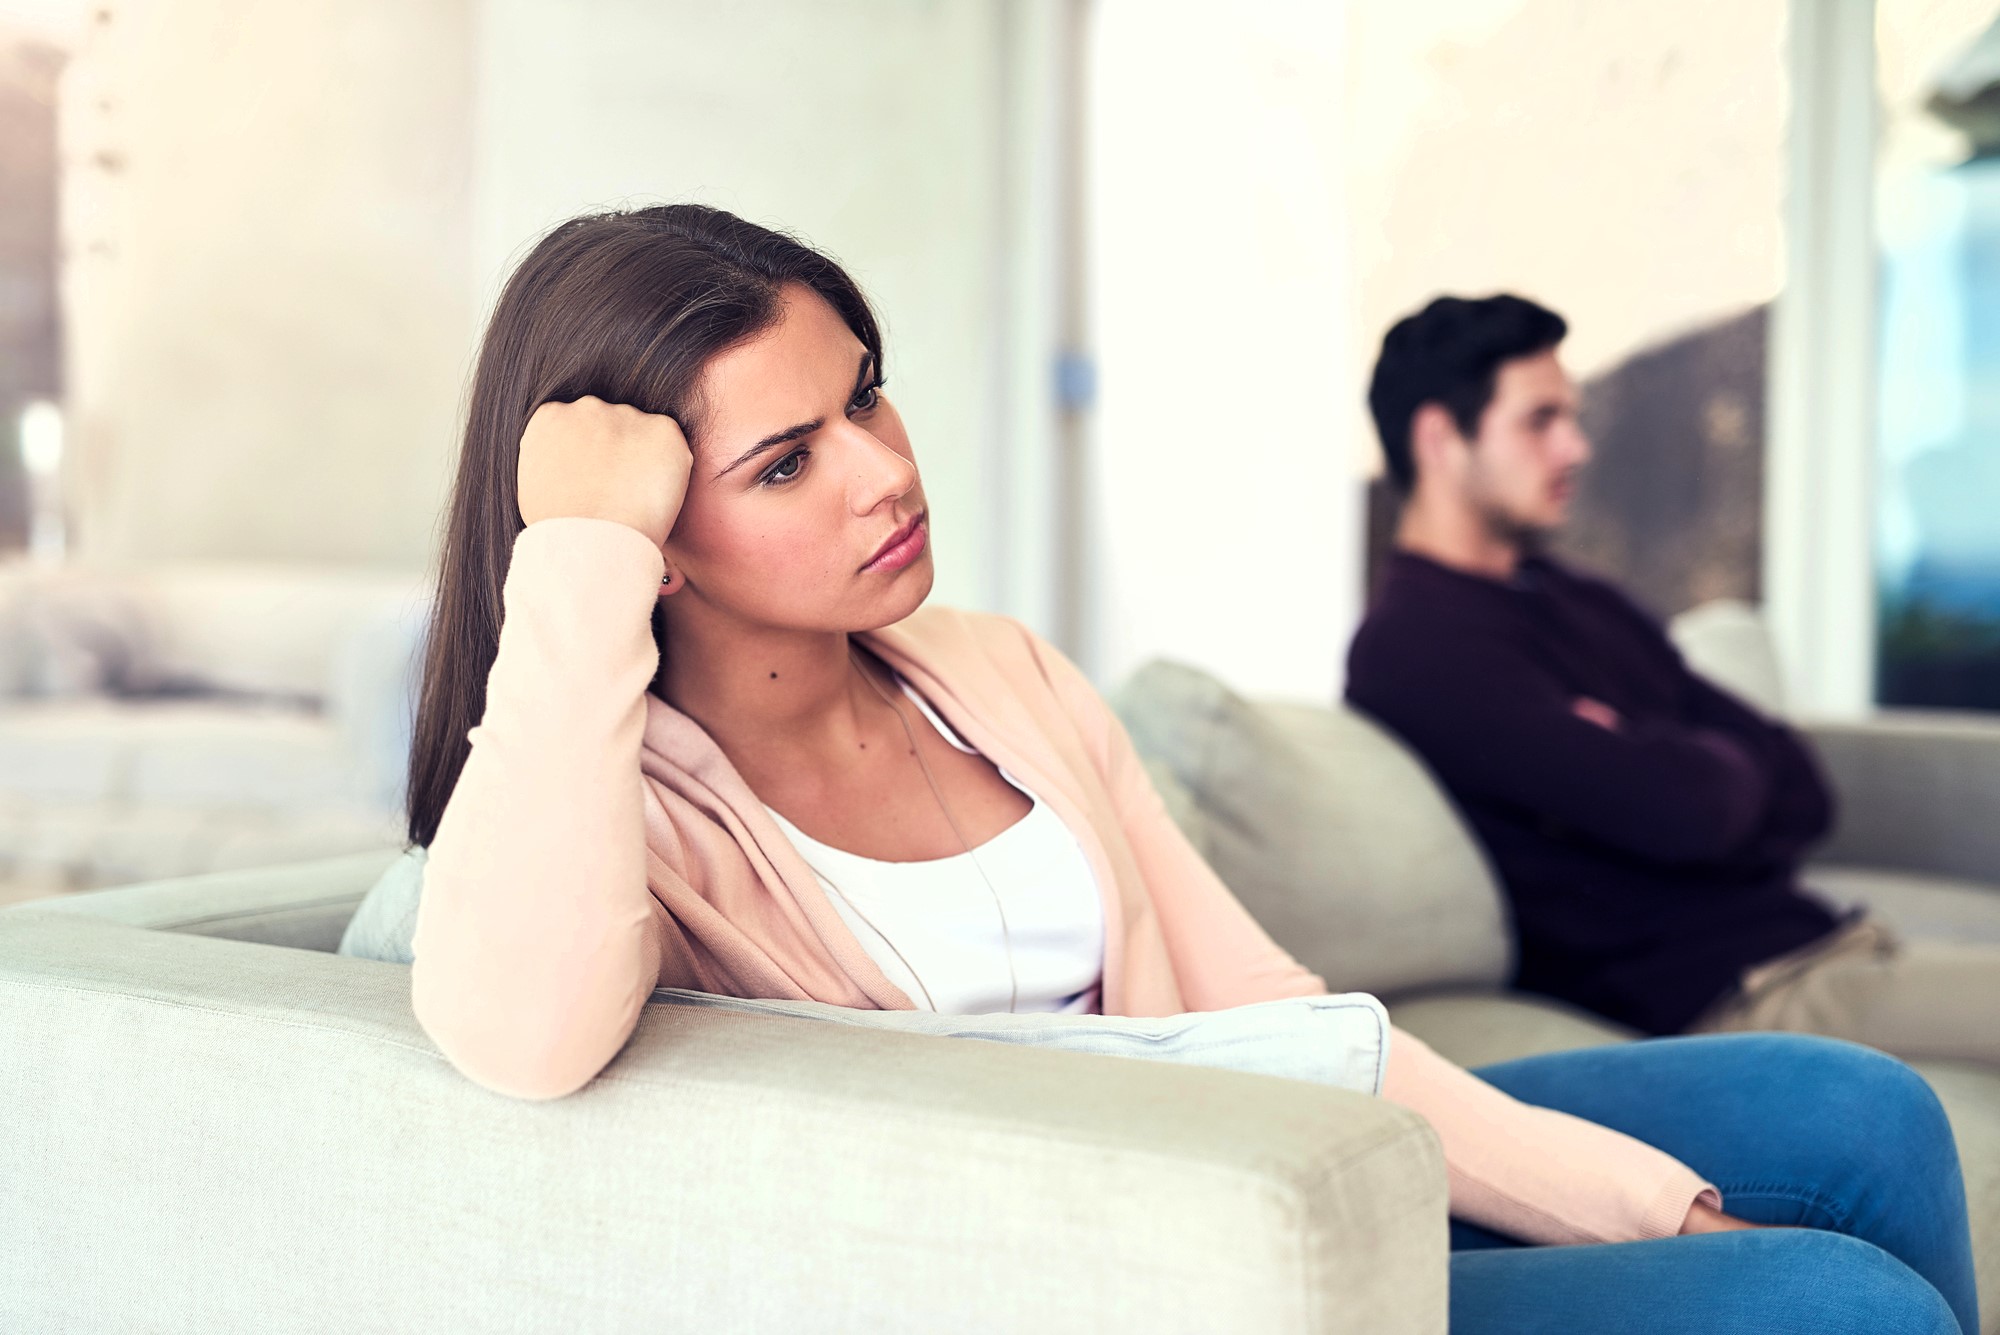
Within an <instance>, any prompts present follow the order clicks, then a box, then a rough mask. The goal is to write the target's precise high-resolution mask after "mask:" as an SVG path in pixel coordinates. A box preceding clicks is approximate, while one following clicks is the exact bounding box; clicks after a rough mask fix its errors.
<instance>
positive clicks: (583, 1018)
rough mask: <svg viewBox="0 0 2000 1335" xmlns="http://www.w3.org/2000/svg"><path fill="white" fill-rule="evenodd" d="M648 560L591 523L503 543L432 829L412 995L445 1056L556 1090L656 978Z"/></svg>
mask: <svg viewBox="0 0 2000 1335" xmlns="http://www.w3.org/2000/svg"><path fill="white" fill-rule="evenodd" d="M661 567H662V558H661V555H660V552H659V549H658V548H657V547H656V546H654V545H653V544H652V543H651V542H650V541H649V540H648V539H647V538H646V537H645V536H644V535H642V534H640V533H638V532H637V531H635V530H634V529H632V528H630V527H627V526H625V525H621V524H617V523H613V522H610V521H607V520H600V519H574V518H565V519H550V520H544V521H542V522H540V523H537V524H534V525H531V526H530V527H529V528H527V529H525V530H524V531H523V532H522V533H521V534H520V536H519V538H518V539H517V540H516V543H515V547H514V556H513V563H512V566H511V568H510V570H509V574H508V577H507V586H506V593H505V604H506V621H505V626H504V628H503V630H502V632H501V636H500V646H499V653H498V656H497V657H496V659H495V662H494V664H493V669H492V671H491V673H490V675H489V677H488V681H487V696H486V708H485V713H484V716H483V717H482V719H481V722H480V724H479V726H478V727H477V728H475V729H474V730H473V732H472V734H471V739H472V751H471V755H470V756H469V758H468V759H467V761H466V764H465V768H464V770H463V772H462V773H461V774H460V776H459V779H458V783H457V786H456V787H455V788H454V789H453V792H452V796H451V800H450V802H449V803H448V804H447V806H446V808H445V812H444V816H443V818H442V820H441V821H440V823H439V826H438V832H437V837H436V838H435V839H434V840H433V841H432V843H431V847H430V854H429V858H428V861H427V864H426V870H425V874H424V892H423V898H422V904H421V908H420V909H419V912H418V918H417V931H416V939H415V954H416V961H415V964H414V967H413V975H412V1000H413V1003H414V1005H415V1008H416V1013H417V1018H418V1020H419V1021H420V1022H421V1023H422V1024H423V1026H424V1029H425V1031H426V1032H427V1033H429V1034H430V1036H431V1037H432V1039H433V1040H434V1041H436V1042H437V1044H438V1046H439V1047H440V1048H442V1049H443V1050H444V1052H445V1054H446V1056H448V1057H449V1058H450V1059H451V1060H452V1062H453V1064H454V1065H456V1066H457V1067H459V1069H460V1070H462V1071H464V1072H465V1073H466V1074H467V1075H468V1076H470V1077H471V1078H473V1079H474V1080H477V1081H479V1082H480V1083H481V1084H484V1085H487V1086H489V1087H490V1088H493V1089H496V1090H499V1091H501V1092H502V1093H507V1094H512V1095H517V1096H520V1097H526V1098H550V1097H555V1096H558V1095H561V1094H566V1093H569V1092H570V1091H571V1090H574V1089H576V1088H577V1087H579V1086H580V1085H582V1084H583V1083H585V1082H586V1081H588V1080H589V1079H590V1078H591V1077H592V1076H593V1075H595V1074H596V1073H597V1072H598V1071H599V1070H601V1069H602V1068H603V1066H604V1065H605V1063H607V1062H608V1061H610V1059H611V1058H612V1056H614V1055H615V1054H616V1053H617V1051H618V1049H619V1048H620V1047H621V1046H623V1044H624V1042H625V1040H626V1039H627V1038H628V1037H629V1036H630V1034H631V1031H632V1027H633V1025H634V1024H635V1023H636V1022H637V1018H638V1014H639V1008H640V1007H641V1006H642V1005H643V1004H644V1002H645V1000H646V998H647V996H648V995H650V993H651V991H652V988H653V986H654V984H655V982H656V981H657V978H658V975H659V960H660V936H659V922H658V917H659V913H660V910H659V906H658V904H657V902H656V901H655V900H654V899H653V897H652V895H651V893H650V892H649V890H648V889H647V884H646V855H645V831H644V824H643V816H642V811H641V801H642V787H641V780H640V774H639V747H640V738H641V735H642V732H643V730H644V727H645V717H646V707H645V691H646V686H647V683H648V682H649V681H650V680H651V678H652V676H653V673H654V670H655V668H656V667H657V665H658V650H657V648H656V647H655V645H654V643H653V640H652V635H651V631H650V627H649V615H650V610H651V608H652V605H653V599H654V597H655V596H656V594H657V592H658V588H659V581H660V573H661Z"/></svg>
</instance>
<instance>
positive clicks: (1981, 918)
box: [1804, 864, 2000, 943]
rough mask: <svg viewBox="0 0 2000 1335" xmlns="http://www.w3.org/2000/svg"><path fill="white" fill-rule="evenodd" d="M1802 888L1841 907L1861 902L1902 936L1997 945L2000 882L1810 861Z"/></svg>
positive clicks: (1998, 941)
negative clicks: (1993, 882) (1987, 942)
mask: <svg viewBox="0 0 2000 1335" xmlns="http://www.w3.org/2000/svg"><path fill="white" fill-rule="evenodd" d="M1804 879H1805V883H1806V886H1807V887H1808V888H1809V889H1812V890H1814V891H1816V892H1818V893H1819V894H1820V895H1821V896H1823V897H1824V898H1826V899H1830V900H1832V901H1833V902H1834V903H1835V904H1838V905H1840V906H1841V907H1843V908H1845V907H1848V906H1850V905H1861V906H1865V907H1867V908H1868V909H1869V911H1870V912H1872V913H1875V914H1877V915H1879V916H1880V917H1881V918H1883V919H1884V920H1885V921H1887V922H1888V923H1889V924H1890V925H1891V926H1892V927H1894V928H1895V929H1896V930H1897V931H1899V932H1901V933H1902V934H1903V935H1904V936H1931V937H1943V938H1945V939H1947V940H1952V941H1990V942H1995V943H2000V886H1995V885H1992V884H1990V883H1987V882H1983V881H1965V880H1958V879H1956V878H1953V877H1950V876H1931V875H1928V874H1926V873H1923V872H1909V871H1894V870H1889V869H1886V868H1880V867H1854V866H1846V865H1839V866H1836V865H1832V864H1814V865H1812V866H1809V867H1807V868H1806V869H1805V873H1804Z"/></svg>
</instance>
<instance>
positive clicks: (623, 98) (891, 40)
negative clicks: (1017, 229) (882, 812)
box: [473, 0, 1009, 605]
mask: <svg viewBox="0 0 2000 1335" xmlns="http://www.w3.org/2000/svg"><path fill="white" fill-rule="evenodd" d="M1007 21H1008V20H1007V19H1006V18H1005V16H1004V15H1003V6H1001V5H998V4H963V3H958V4H938V3H929V2H927V0H762V2H761V3H757V4H728V3H714V2H713V0H700V2H694V0H687V2H678V0H677V2H674V3H658V2H657V0H656V2H654V3H638V2H636V0H577V2H576V3H571V4H566V5H563V6H560V7H557V6H551V5H549V4H547V3H545V0H486V4H485V7H484V14H483V18H482V22H481V24H480V45H479V71H480V77H479V94H478V133H477V135H476V143H477V156H476V166H475V170H474V180H475V190H474V197H475V201H476V202H475V216H476V218H477V220H478V235H477V241H476V245H475V248H474V251H473V255H474V260H475V264H476V266H477V267H476V277H477V280H478V282H479V284H480V286H481V289H482V291H483V292H485V293H486V294H487V295H488V296H489V297H490V295H491V294H492V293H493V292H494V291H496V290H497V286H498V282H499V280H500V277H501V275H502V274H503V272H504V271H505V269H506V268H507V266H508V264H509V262H510V260H511V259H512V258H513V257H515V256H516V255H518V253H519V252H520V251H521V250H522V249H523V248H524V246H525V244H526V243H527V242H528V241H530V240H531V239H532V238H533V237H534V236H535V235H537V234H538V233H539V232H541V231H542V230H543V229H545V228H546V227H548V226H549V225H551V224H552V223H555V222H557V221H559V220H560V219H562V218H564V217H567V216H569V215H570V214H572V213H575V212H577V211H579V210H582V209H586V208H592V207H601V206H605V205H614V204H620V203H625V202H653V201H660V200H673V201H679V200H691V201H699V202H703V203H710V204H715V205H718V206H720V207H722V208H726V209H729V210H731V211H733V212H735V213H738V214H741V215H743V216H744V217H747V218H750V219H753V220H755V221H758V222H763V223H768V224H772V225H775V226H780V227H783V228H785V229H787V230H790V231H793V232H795V233H797V234H799V235H800V236H802V237H803V238H804V239H805V240H806V241H808V242H809V243H811V244H813V245H815V246H818V247H820V248H822V249H825V250H827V251H829V252H831V253H832V254H833V255H834V256H835V257H837V258H838V259H839V260H840V261H841V262H842V263H843V264H844V265H846V266H847V267H848V268H849V270H850V271H851V272H852V273H853V274H854V276H855V277H856V278H857V279H858V280H859V281H860V283H861V284H862V286H863V288H864V289H865V290H866V291H867V292H868V294H869V296H870V298H871V299H872V300H873V301H874V302H875V304H876V307H877V313H878V315H879V316H880V317H881V318H882V320H883V323H884V326H885V331H886V338H887V356H886V359H887V363H888V368H889V393H890V395H891V396H892V397H894V398H895V400H896V403H897V406H898V408H899V409H900V410H901V411H902V413H903V416H904V418H905V420H906V421H907V422H908V424H909V427H910V433H911V437H912V440H913V441H914V443H915V446H916V450H917V459H918V462H919V464H920V465H921V466H922V468H923V472H924V483H925V489H926V492H927V493H928V495H929V497H930V501H931V508H932V516H933V524H934V527H935V532H936V535H937V540H936V548H935V550H936V553H937V566H938V585H937V593H936V595H935V596H936V597H937V598H939V599H941V600H944V601H947V602H953V603H966V604H973V605H994V604H995V603H997V602H999V601H1000V600H1001V599H1002V598H1003V596H1004V594H1005V588H1004V585H1003V582H1002V580H1001V579H1000V577H999V575H998V569H999V566H1000V564H1001V557H1000V550H999V549H1000V541H1001V539H1000V534H999V533H998V531H997V530H996V527H995V524H994V522H993V521H994V519H995V515H994V507H993V506H992V505H991V504H990V503H989V502H990V501H991V499H992V487H993V483H994V479H995V476H996V473H997V471H998V470H997V469H996V466H995V464H994V458H993V456H994V453H995V451H996V450H999V449H1001V448H1002V444H1001V442H1000V441H999V440H997V439H996V438H995V433H994V431H993V430H992V423H993V421H994V419H995V416H996V414H997V413H998V412H999V411H1000V400H1001V397H1002V395H1003V394H1004V392H1005V390H1004V387H1003V385H1002V383H1001V381H1000V379H999V378H998V376H997V374H996V372H997V371H998V365H997V363H996V357H997V356H998V355H999V354H998V349H997V348H996V341H997V340H999V339H1000V338H1001V337H1002V336H1003V332H1004V331H1003V323H1004V321H1003V318H1002V317H1003V300H1002V292H1001V283H1002V280H1003V278H1004V274H1003V273H1002V272H1001V271H1000V270H999V269H998V268H996V264H997V259H996V257H997V256H998V254H999V252H1000V250H1001V248H1002V247H1003V245H1004V244H1005V241H1006V237H1007V235H1008V227H1009V221H1008V213H1007V207H1008V203H1007V201H1006V200H1004V199H1003V198H1002V194H1001V192H1002V187H1003V171H1002V160H1001V159H1002V154H1003V152H1004V151H1005V150H1004V138H1005V133H1006V130H1007V127H1006V125H1005V124H1003V121H1002V106H1003V103H1002V96H1001V95H1002V80H1003V79H1004V78H1006V77H1008V74H1009V71H1008V70H1007V69H1006V67H1005V65H1004V64H1003V60H1002V51H1003V47H1002V39H1003V35H1004V30H1003V24H1004V23H1006V22H1007Z"/></svg>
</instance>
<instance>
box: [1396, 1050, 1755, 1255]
mask: <svg viewBox="0 0 2000 1335" xmlns="http://www.w3.org/2000/svg"><path fill="white" fill-rule="evenodd" d="M1382 1097H1384V1098H1386V1099H1389V1100H1390V1101H1392V1102H1395V1103H1399V1104H1402V1105H1403V1106H1404V1107H1407V1108H1409V1109H1411V1110H1412V1111H1414V1112H1417V1113H1420V1114H1422V1115H1423V1117H1424V1118H1425V1120H1427V1121H1428V1122H1430V1124H1431V1127H1432V1129H1433V1130H1435V1131H1436V1132H1437V1134H1438V1139H1439V1140H1440V1141H1442V1142H1443V1145H1444V1157H1445V1166H1446V1169H1447V1170H1448V1172H1449V1174H1450V1178H1451V1211H1452V1214H1453V1215H1455V1216H1457V1217H1459V1218H1461V1219H1465V1220H1467V1221H1468V1222H1471V1223H1475V1224H1479V1225H1481V1226H1482V1227H1485V1228H1490V1229H1492V1230H1494V1231H1495V1232H1499V1233H1505V1234H1507V1235H1509V1236H1510V1237H1516V1238H1520V1239H1522V1240H1523V1241H1525V1242H1533V1243H1543V1244H1552V1243H1593V1242H1634V1241H1638V1240H1640V1239H1642V1238H1662V1237H1671V1236H1673V1235H1674V1234H1676V1233H1679V1232H1680V1231H1681V1228H1682V1226H1683V1225H1684V1224H1685V1223H1686V1222H1687V1219H1688V1214H1689V1210H1690V1208H1691V1207H1692V1206H1693V1205H1694V1204H1695V1203H1696V1202H1697V1201H1699V1202H1702V1203H1704V1204H1706V1205H1709V1206H1711V1207H1713V1208H1717V1209H1719V1208H1720V1207H1721V1205H1722V1198H1721V1195H1720V1193H1719V1192H1717V1191H1716V1189H1715V1187H1714V1186H1712V1185H1711V1184H1710V1183H1708V1182H1705V1181H1703V1180H1702V1178H1701V1177H1700V1176H1699V1175H1698V1174H1696V1173H1695V1172H1694V1170H1693V1169H1691V1168H1689V1167H1688V1166H1687V1165H1685V1164H1683V1163H1681V1162H1680V1161H1679V1160H1678V1159H1675V1158H1674V1157H1673V1156H1671V1155H1669V1154H1665V1153H1663V1152H1662V1151H1660V1150H1656V1149H1654V1148H1653V1147H1652V1146H1650V1145H1646V1144H1644V1143H1642V1142H1640V1141H1637V1140H1634V1139H1633V1138H1632V1137H1630V1136H1627V1135H1624V1134H1623V1133H1621V1132H1617V1131H1613V1130H1611V1129H1610V1128H1608V1127H1603V1126H1599V1125H1597V1124H1596V1123H1594V1122H1587V1121H1585V1120H1583V1119H1582V1118H1580V1117H1573V1116H1571V1115H1570V1114H1568V1113H1562V1112H1556V1111H1554V1110H1552V1109H1548V1108H1537V1107H1535V1106H1533V1105H1532V1104H1526V1103H1522V1102H1520V1101H1519V1100H1517V1099H1515V1098H1513V1097H1511V1096H1510V1095H1508V1094H1505V1093H1503V1092H1501V1091H1500V1090H1498V1089H1495V1088H1494V1087H1493V1086H1492V1085H1489V1084H1487V1083H1486V1082H1485V1081H1483V1080H1481V1079H1480V1078H1479V1077H1478V1076H1476V1075H1474V1074H1472V1073H1471V1072H1470V1071H1467V1070H1465V1069H1464V1068H1463V1067H1459V1066H1455V1065H1453V1064H1452V1063H1451V1062H1448V1061H1446V1060H1445V1059H1444V1058H1442V1057H1440V1056H1438V1054H1437V1053H1435V1052H1433V1051H1432V1050H1431V1049H1430V1048H1429V1047H1428V1046H1427V1045H1425V1044H1424V1043H1423V1042H1422V1041H1421V1040H1419V1039H1417V1038H1415V1037H1413V1036H1411V1035H1410V1034H1408V1033H1405V1032H1404V1031H1403V1030H1400V1029H1398V1030H1395V1031H1394V1032H1393V1034H1392V1035H1391V1038H1390V1043H1389V1069H1388V1072H1387V1075H1386V1078H1385V1079H1384V1081H1383V1088H1382Z"/></svg>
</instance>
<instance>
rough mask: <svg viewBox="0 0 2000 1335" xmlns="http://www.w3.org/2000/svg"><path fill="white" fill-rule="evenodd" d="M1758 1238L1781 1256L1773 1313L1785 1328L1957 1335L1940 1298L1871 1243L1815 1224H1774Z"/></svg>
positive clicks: (1863, 1334) (1859, 1334)
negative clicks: (1810, 1226)
mask: <svg viewBox="0 0 2000 1335" xmlns="http://www.w3.org/2000/svg"><path fill="white" fill-rule="evenodd" d="M1762 1236H1763V1239H1766V1240H1768V1241H1769V1243H1770V1250H1771V1252H1772V1254H1773V1259H1774V1260H1778V1264H1777V1265H1776V1266H1775V1267H1774V1269H1775V1270H1776V1271H1777V1272H1778V1274H1774V1275H1773V1277H1772V1278H1773V1279H1774V1280H1776V1282H1775V1283H1773V1284H1772V1285H1771V1288H1770V1290H1769V1298H1770V1301H1771V1303H1772V1310H1773V1311H1774V1312H1780V1313H1782V1314H1783V1315H1784V1317H1785V1319H1786V1321H1787V1322H1788V1323H1790V1324H1789V1325H1788V1326H1787V1329H1798V1330H1811V1331H1816V1332H1823V1333H1824V1335H1868V1333H1869V1332H1876V1331H1891V1330H1893V1331H1898V1332H1909V1335H1960V1332H1959V1326H1958V1318H1957V1317H1955V1316H1954V1315H1952V1310H1951V1305H1950V1304H1949V1303H1947V1302H1946V1301H1945V1299H1944V1295H1943V1294H1941V1293H1939V1292H1938V1291H1937V1289H1936V1288H1934V1287H1933V1286H1932V1285H1931V1284H1930V1283H1929V1282H1928V1281H1926V1280H1925V1279H1924V1278H1923V1277H1922V1276H1921V1275H1919V1274H1917V1272H1916V1271H1914V1270H1912V1269H1911V1268H1910V1267H1909V1266H1907V1265H1905V1264H1904V1263H1903V1262H1901V1261H1899V1260H1897V1259H1896V1258H1895V1257H1894V1256H1891V1255H1890V1254H1889V1253H1888V1252H1886V1251H1884V1250H1883V1249H1882V1248H1880V1247H1877V1246H1876V1245H1875V1244H1874V1243H1871V1242H1864V1241H1863V1240H1862V1239H1860V1238H1855V1237H1850V1236H1848V1235H1846V1234H1844V1233H1828V1232H1823V1231H1821V1230H1818V1229H1772V1230H1768V1231H1767V1232H1766V1233H1765V1234H1764V1235H1762ZM1778 1258H1781V1260H1780V1259H1778ZM1780 1275H1781V1276H1782V1278H1780Z"/></svg>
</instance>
